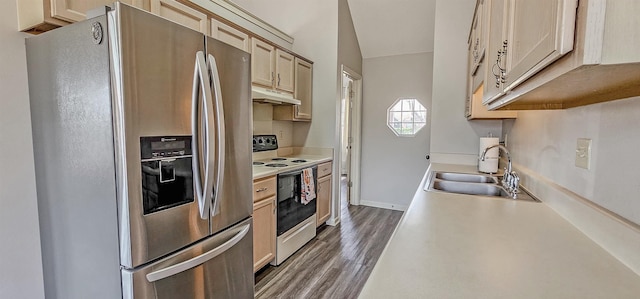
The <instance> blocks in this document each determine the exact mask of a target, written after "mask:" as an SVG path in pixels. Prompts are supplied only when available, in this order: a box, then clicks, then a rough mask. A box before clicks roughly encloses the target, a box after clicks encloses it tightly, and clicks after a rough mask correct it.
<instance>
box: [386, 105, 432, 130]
mask: <svg viewBox="0 0 640 299" xmlns="http://www.w3.org/2000/svg"><path fill="white" fill-rule="evenodd" d="M405 101H413V110H404V102H405ZM398 104H399V105H400V110H393V109H395V107H396V106H397V105H398ZM416 104H417V105H419V107H421V108H422V109H420V108H419V107H416V106H417V105H416ZM410 105H411V104H410ZM416 108H418V109H416ZM392 112H396V113H401V114H402V113H412V114H413V116H412V117H411V121H410V122H408V121H407V122H405V121H403V120H402V117H401V119H400V121H399V122H398V121H392V120H393V119H392ZM420 112H424V122H422V121H419V122H416V119H415V113H420ZM427 117H428V110H427V107H425V106H424V105H423V104H422V103H421V102H420V101H419V100H418V99H417V98H415V97H402V98H397V99H396V100H395V101H394V102H393V104H391V106H389V108H387V127H389V129H390V130H391V131H392V132H393V133H394V134H395V135H396V136H398V137H415V136H416V134H418V132H420V130H422V129H423V128H424V127H425V126H426V125H427ZM394 124H400V127H401V129H402V127H404V124H411V127H412V129H411V130H412V133H402V132H399V131H398V129H396V128H395V127H394V126H393V125H394ZM416 124H422V125H421V126H420V127H419V128H418V129H416Z"/></svg>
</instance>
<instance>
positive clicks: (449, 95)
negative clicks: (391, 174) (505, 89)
mask: <svg viewBox="0 0 640 299" xmlns="http://www.w3.org/2000/svg"><path fill="white" fill-rule="evenodd" d="M475 3H476V1H475V0H458V1H449V0H438V1H437V2H436V20H435V22H436V23H435V34H434V36H435V37H434V51H433V61H434V63H433V105H432V107H431V111H432V116H433V117H432V119H431V157H432V160H431V162H436V163H437V162H449V163H456V162H457V163H465V164H477V156H478V142H479V141H478V138H479V137H481V136H486V135H487V134H488V133H492V134H493V135H494V136H500V133H501V131H502V124H501V121H498V120H481V121H467V120H466V118H465V117H464V103H465V98H466V73H467V59H466V57H467V37H468V36H469V29H470V26H471V19H472V17H473V10H474V8H475Z"/></svg>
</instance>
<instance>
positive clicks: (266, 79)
mask: <svg viewBox="0 0 640 299" xmlns="http://www.w3.org/2000/svg"><path fill="white" fill-rule="evenodd" d="M275 57H276V48H275V47H274V46H272V45H270V44H268V43H265V42H263V41H262V40H259V39H257V38H251V82H252V83H253V84H257V85H261V86H263V87H273V85H274V83H275V72H276V66H275Z"/></svg>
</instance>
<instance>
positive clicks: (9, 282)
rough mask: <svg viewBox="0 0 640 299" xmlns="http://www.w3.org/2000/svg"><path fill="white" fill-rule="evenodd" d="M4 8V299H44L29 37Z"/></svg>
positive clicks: (0, 62) (0, 292)
mask: <svg viewBox="0 0 640 299" xmlns="http://www.w3.org/2000/svg"><path fill="white" fill-rule="evenodd" d="M17 23H18V21H17V15H16V2H15V1H2V2H0V90H1V91H2V94H1V95H0V140H1V141H0V240H1V241H0V243H1V244H2V245H0V298H30V299H31V298H44V284H43V278H42V257H41V255H40V230H39V227H38V209H37V203H36V190H35V171H34V164H33V144H32V142H31V116H30V112H29V94H28V86H27V63H26V56H25V48H24V38H25V37H26V36H27V35H25V34H22V33H19V32H18V29H17Z"/></svg>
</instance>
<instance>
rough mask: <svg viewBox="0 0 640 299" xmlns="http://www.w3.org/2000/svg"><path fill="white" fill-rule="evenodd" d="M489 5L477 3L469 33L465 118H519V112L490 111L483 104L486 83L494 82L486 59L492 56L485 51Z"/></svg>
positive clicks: (481, 1) (486, 2)
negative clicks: (488, 73)
mask: <svg viewBox="0 0 640 299" xmlns="http://www.w3.org/2000/svg"><path fill="white" fill-rule="evenodd" d="M489 4H490V0H478V1H477V3H476V10H475V12H474V18H473V22H472V24H471V30H470V32H469V40H468V54H467V67H468V74H467V99H466V103H465V117H466V118H467V119H469V120H472V119H504V118H515V117H517V112H515V111H488V110H487V108H486V107H485V106H484V105H483V104H482V96H483V92H484V88H485V87H484V86H485V85H486V84H485V81H487V82H488V84H493V82H494V81H493V77H492V76H491V75H487V71H488V70H487V66H488V65H491V64H490V63H488V59H485V56H490V55H488V53H486V51H485V50H486V49H485V44H486V42H485V41H486V40H487V39H488V36H489V32H488V28H489V24H488V22H489V19H488V15H489V13H490V10H489ZM487 76H489V77H487ZM494 88H495V87H494Z"/></svg>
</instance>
